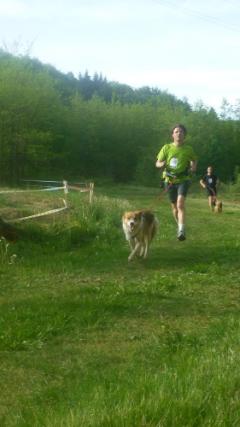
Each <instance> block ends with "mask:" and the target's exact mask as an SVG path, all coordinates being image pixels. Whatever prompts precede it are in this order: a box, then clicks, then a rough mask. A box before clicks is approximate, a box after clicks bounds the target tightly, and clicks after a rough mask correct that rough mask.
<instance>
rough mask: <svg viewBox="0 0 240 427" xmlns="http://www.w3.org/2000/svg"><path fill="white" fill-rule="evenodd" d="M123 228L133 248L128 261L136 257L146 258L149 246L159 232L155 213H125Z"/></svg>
mask: <svg viewBox="0 0 240 427" xmlns="http://www.w3.org/2000/svg"><path fill="white" fill-rule="evenodd" d="M122 226H123V231H124V234H125V237H126V240H127V241H128V242H129V245H130V248H131V252H130V255H129V257H128V261H131V260H132V259H133V258H134V256H136V255H139V256H141V257H143V258H146V257H147V255H148V250H149V245H150V243H151V241H152V239H153V237H154V236H155V234H156V232H157V226H158V220H157V218H156V217H155V215H154V213H153V212H152V211H150V210H148V209H142V210H138V211H132V212H125V213H124V214H123V216H122Z"/></svg>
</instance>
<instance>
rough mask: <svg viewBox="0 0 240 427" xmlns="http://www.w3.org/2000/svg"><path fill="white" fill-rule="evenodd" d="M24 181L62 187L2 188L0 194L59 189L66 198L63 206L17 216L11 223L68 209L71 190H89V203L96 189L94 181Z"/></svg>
mask: <svg viewBox="0 0 240 427" xmlns="http://www.w3.org/2000/svg"><path fill="white" fill-rule="evenodd" d="M23 182H25V183H38V184H40V183H41V184H42V185H43V184H44V183H51V184H62V186H61V187H51V186H50V187H49V186H47V187H45V188H39V189H26V190H2V191H0V195H1V194H14V193H34V192H43V191H59V190H63V192H64V198H63V199H62V200H63V206H62V207H60V208H56V209H51V210H49V211H45V212H39V213H37V214H34V215H29V216H25V217H22V218H17V219H13V220H9V221H8V222H9V223H10V222H11V223H16V222H21V221H27V220H28V219H33V218H39V217H42V216H46V215H51V214H55V213H58V212H61V211H63V210H66V209H68V204H67V194H68V193H69V190H77V191H79V192H80V193H82V192H89V203H92V202H93V191H94V183H93V182H90V183H73V184H69V183H68V181H66V180H63V181H45V180H26V179H25V180H23Z"/></svg>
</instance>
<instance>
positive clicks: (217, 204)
mask: <svg viewBox="0 0 240 427" xmlns="http://www.w3.org/2000/svg"><path fill="white" fill-rule="evenodd" d="M222 207H223V204H222V202H221V201H220V200H216V202H215V206H214V212H216V213H221V212H222Z"/></svg>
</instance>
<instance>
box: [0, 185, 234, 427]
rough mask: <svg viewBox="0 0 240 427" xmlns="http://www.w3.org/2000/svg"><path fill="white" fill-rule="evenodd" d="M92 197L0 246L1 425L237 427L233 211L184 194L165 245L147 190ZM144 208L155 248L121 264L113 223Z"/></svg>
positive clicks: (122, 189)
mask: <svg viewBox="0 0 240 427" xmlns="http://www.w3.org/2000/svg"><path fill="white" fill-rule="evenodd" d="M96 191H97V193H96V196H95V201H94V204H93V206H89V205H88V204H87V203H86V200H85V199H84V197H81V196H80V197H79V195H76V194H74V193H73V194H71V193H70V195H69V203H70V206H71V208H70V209H69V211H67V212H66V213H62V214H60V215H59V216H57V215H56V216H55V217H49V218H45V219H41V220H40V221H39V222H34V221H32V222H29V223H25V224H21V226H19V229H20V230H19V233H20V236H21V238H20V239H19V240H18V241H17V242H15V243H10V245H9V246H8V247H7V249H6V247H5V246H4V245H5V242H4V241H2V243H0V279H1V286H0V303H1V315H0V363H1V370H0V383H1V397H0V425H1V426H6V427H9V426H10V427H12V426H21V427H28V426H29V427H33V426H36V427H38V426H46V427H50V426H53V427H55V426H56V427H60V426H62V427H63V426H64V427H79V426H84V427H90V426H91V427H93V426H102V427H105V426H109V427H110V426H111V427H120V426H124V427H140V426H148V427H150V426H151V427H153V426H154V427H157V426H159V427H165V426H167V427H168V426H171V427H175V426H177V427H178V426H189V427H190V426H217V427H219V426H224V427H225V426H229V427H230V426H231V427H232V426H238V425H239V424H240V403H239V402H240V373H239V361H240V360H239V359H240V356H239V354H240V353H239V336H240V316H239V309H240V302H239V301H240V300H239V293H240V292H239V273H240V266H239V249H240V238H239V229H240V227H239V226H240V205H239V204H238V203H237V202H236V201H234V202H233V201H232V200H231V199H228V200H224V211H223V213H222V214H220V215H217V214H212V213H211V212H209V210H208V206H207V201H206V199H205V198H203V197H202V196H198V197H196V196H195V195H194V194H192V195H191V194H190V195H189V197H188V200H187V240H186V241H185V242H178V241H177V240H176V225H175V223H174V220H173V218H172V216H171V212H170V207H169V204H168V201H167V198H166V197H161V198H160V200H158V198H157V196H158V190H156V189H151V188H150V189H149V188H141V187H140V188H139V187H133V186H132V187H130V186H116V187H114V188H113V187H112V188H100V189H97V190H96ZM48 197H49V199H46V200H45V201H44V206H48V204H49V206H50V205H51V203H52V199H51V197H52V196H48ZM38 203H39V200H38ZM32 204H33V200H31V203H30V205H32ZM26 206H27V204H26ZM149 206H150V207H152V208H153V209H154V210H155V212H156V214H157V216H158V218H159V222H160V228H159V232H158V235H157V236H156V239H155V240H154V242H153V244H152V246H151V248H150V255H149V259H147V260H145V261H142V260H136V261H134V262H132V263H130V264H129V263H128V262H127V257H128V253H129V249H128V246H127V243H126V242H125V240H124V236H123V233H122V230H121V214H122V212H123V211H124V210H127V209H131V208H140V207H149ZM3 208H4V212H7V208H6V207H5V206H4V207H3ZM13 255H14V257H13Z"/></svg>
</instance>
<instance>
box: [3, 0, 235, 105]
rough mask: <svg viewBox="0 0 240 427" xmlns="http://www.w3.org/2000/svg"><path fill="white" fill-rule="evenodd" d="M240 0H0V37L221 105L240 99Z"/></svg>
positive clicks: (137, 83)
mask: <svg viewBox="0 0 240 427" xmlns="http://www.w3.org/2000/svg"><path fill="white" fill-rule="evenodd" d="M239 22H240V2H239V0H201V2H200V1H199V0H198V1H197V0H123V1H121V0H117V1H116V0H68V1H61V0H60V1H56V0H51V1H50V0H48V1H46V0H42V1H41V2H40V1H39V0H37V1H36V0H8V1H6V0H5V1H2V0H0V44H1V45H2V46H3V47H4V46H5V47H7V48H8V50H9V51H11V52H12V53H17V54H24V53H26V52H27V51H29V54H30V56H31V57H35V58H38V59H39V60H40V61H42V62H43V63H49V64H52V65H53V66H55V67H56V68H57V69H59V70H60V71H63V72H69V71H71V72H73V73H74V75H76V76H78V74H79V73H84V72H85V70H88V72H89V74H90V75H93V74H94V73H95V72H98V73H100V72H101V73H102V74H103V75H104V76H106V77H107V79H108V80H111V81H112V80H114V81H118V82H120V83H126V84H129V85H130V86H132V87H141V86H150V87H158V88H159V89H162V90H167V91H168V92H169V93H172V94H174V95H175V96H177V97H178V98H184V97H186V98H187V99H188V101H189V102H190V103H191V104H195V103H197V102H198V101H199V100H202V101H203V103H204V104H205V105H206V106H213V107H214V108H215V109H216V110H219V109H220V106H221V103H222V100H223V98H225V99H227V100H228V101H229V102H230V103H231V104H234V103H236V102H237V100H238V99H240V78H239V77H240V76H239V74H240V55H239V47H240V26H239Z"/></svg>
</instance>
